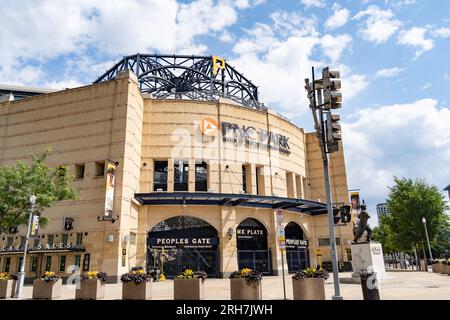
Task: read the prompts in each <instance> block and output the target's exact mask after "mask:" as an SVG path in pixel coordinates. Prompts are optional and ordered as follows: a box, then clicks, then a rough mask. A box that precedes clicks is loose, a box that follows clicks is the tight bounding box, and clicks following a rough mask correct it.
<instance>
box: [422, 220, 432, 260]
mask: <svg viewBox="0 0 450 320" xmlns="http://www.w3.org/2000/svg"><path fill="white" fill-rule="evenodd" d="M422 222H423V227H424V228H425V236H426V237H427V243H428V253H429V254H430V260H431V261H433V255H432V254H431V246H430V239H429V238H428V230H427V219H425V217H423V218H422Z"/></svg>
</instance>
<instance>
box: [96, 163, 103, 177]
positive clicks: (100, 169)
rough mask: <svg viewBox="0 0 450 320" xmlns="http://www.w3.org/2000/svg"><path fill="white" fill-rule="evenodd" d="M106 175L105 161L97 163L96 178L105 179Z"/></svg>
mask: <svg viewBox="0 0 450 320" xmlns="http://www.w3.org/2000/svg"><path fill="white" fill-rule="evenodd" d="M104 175H105V161H101V162H96V163H95V176H96V177H103V176H104Z"/></svg>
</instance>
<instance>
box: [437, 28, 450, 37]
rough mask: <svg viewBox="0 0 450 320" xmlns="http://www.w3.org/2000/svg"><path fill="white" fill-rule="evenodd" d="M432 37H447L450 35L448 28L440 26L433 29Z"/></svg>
mask: <svg viewBox="0 0 450 320" xmlns="http://www.w3.org/2000/svg"><path fill="white" fill-rule="evenodd" d="M433 36H434V37H439V38H448V37H450V28H440V29H436V30H434V31H433Z"/></svg>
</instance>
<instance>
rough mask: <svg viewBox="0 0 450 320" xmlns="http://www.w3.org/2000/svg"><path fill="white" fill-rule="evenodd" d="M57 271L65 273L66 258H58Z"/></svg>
mask: <svg viewBox="0 0 450 320" xmlns="http://www.w3.org/2000/svg"><path fill="white" fill-rule="evenodd" d="M59 271H60V272H64V271H66V256H60V257H59Z"/></svg>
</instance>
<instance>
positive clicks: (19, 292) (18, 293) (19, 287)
mask: <svg viewBox="0 0 450 320" xmlns="http://www.w3.org/2000/svg"><path fill="white" fill-rule="evenodd" d="M35 203H36V196H35V195H34V194H33V195H32V196H31V197H30V213H29V215H30V217H29V218H28V228H27V234H26V235H25V246H24V249H23V259H22V264H21V265H20V271H19V276H18V279H17V280H18V281H17V282H18V283H17V287H16V292H15V294H14V298H16V299H21V298H22V291H23V290H22V289H23V283H24V281H25V263H26V258H27V251H28V240H29V239H30V229H31V220H32V217H33V210H34V205H35Z"/></svg>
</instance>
